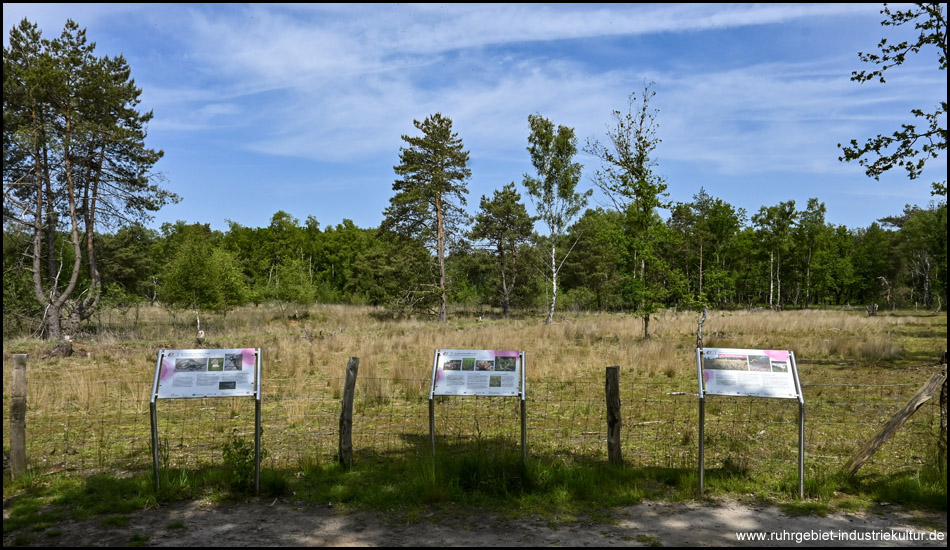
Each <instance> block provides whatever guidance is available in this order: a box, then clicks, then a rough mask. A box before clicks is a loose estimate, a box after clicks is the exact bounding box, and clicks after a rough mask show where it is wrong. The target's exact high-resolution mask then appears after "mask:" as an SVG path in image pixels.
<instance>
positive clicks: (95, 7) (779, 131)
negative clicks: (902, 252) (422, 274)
mask: <svg viewBox="0 0 950 550" xmlns="http://www.w3.org/2000/svg"><path fill="white" fill-rule="evenodd" d="M881 7H882V5H881V4H820V5H819V4H780V5H776V4H741V5H740V4H722V5H716V4H701V5H697V4H604V5H594V4H574V5H571V4H558V5H541V4H528V5H507V4H488V5H457V4H446V5H439V4H424V5H402V4H400V5H393V4H370V5H319V4H318V5H309V4H308V5H285V4H270V5H255V4H240V5H238V4H231V5H223V4H214V5H209V4H6V3H5V4H4V5H3V23H4V27H5V29H4V45H5V46H6V45H7V44H8V42H9V30H10V28H11V27H13V26H15V25H16V24H17V23H18V22H19V21H20V20H21V19H22V18H23V17H26V18H28V19H30V20H31V21H32V22H35V23H37V24H38V25H39V26H40V28H41V29H42V31H43V35H44V36H45V37H47V38H53V37H55V36H58V35H59V33H60V32H61V31H62V29H63V25H64V24H65V22H66V20H67V19H68V18H71V19H73V20H74V21H76V22H77V23H78V24H79V25H80V26H81V27H84V28H86V29H87V30H88V37H89V39H90V40H91V41H94V42H96V43H97V49H96V53H97V54H98V55H118V54H123V55H125V57H126V58H127V60H128V62H129V65H130V66H131V68H132V76H133V78H134V79H135V81H136V84H137V85H138V86H140V87H141V88H142V89H143V94H142V100H143V102H142V108H143V109H144V110H153V111H154V113H155V118H154V119H153V120H152V122H151V123H150V125H149V138H148V142H147V143H148V145H149V146H150V147H153V148H157V149H162V150H164V151H165V157H164V158H163V159H162V160H161V161H160V162H159V163H158V164H157V165H156V171H158V172H161V173H162V175H163V177H164V178H165V183H164V186H165V187H166V188H168V189H169V190H171V191H174V192H175V193H177V194H179V195H181V197H182V198H183V200H182V202H181V203H179V204H177V205H171V206H167V207H165V208H164V209H163V210H162V211H160V212H159V213H158V214H157V215H156V217H155V220H154V222H153V223H152V226H153V227H156V228H157V227H158V226H160V225H161V223H162V222H169V221H175V220H184V221H187V222H189V223H191V222H201V223H210V224H211V226H212V227H213V228H214V229H221V230H226V229H227V227H228V226H227V221H226V220H232V221H235V222H237V223H239V224H241V225H244V226H251V227H258V226H266V225H268V224H269V222H270V219H271V217H272V216H273V214H274V213H275V212H277V211H278V210H283V211H286V212H289V213H290V214H291V215H293V216H294V217H296V218H298V219H299V220H300V221H301V222H303V221H304V220H306V218H307V217H308V216H311V215H312V216H314V217H315V218H316V219H317V220H318V221H319V222H320V223H321V225H322V226H326V225H329V224H333V225H335V224H338V223H340V222H341V221H342V220H343V219H344V218H349V219H351V220H353V221H354V222H355V223H356V224H357V225H358V226H360V227H375V226H378V225H379V223H380V222H381V220H382V212H383V210H384V209H385V208H386V206H387V205H388V204H389V199H390V197H392V195H393V191H392V183H393V180H394V179H395V174H394V172H393V166H394V165H395V164H398V162H399V149H400V147H401V146H403V145H404V142H403V140H402V139H401V136H402V135H404V134H409V135H418V131H417V130H416V128H415V127H414V126H413V120H414V119H418V120H422V119H424V118H425V117H427V116H429V115H431V114H433V113H436V112H440V113H442V114H443V115H445V116H447V117H449V118H451V119H452V121H453V127H454V129H455V131H456V132H457V133H458V135H459V137H460V138H461V139H462V141H463V143H464V145H465V147H466V149H467V150H468V151H469V152H470V164H469V167H470V168H471V170H472V178H471V181H470V182H469V186H468V188H469V196H468V207H469V210H470V211H472V212H474V211H475V210H476V209H477V207H478V204H479V199H480V197H481V196H482V195H489V196H490V195H491V194H492V192H493V191H494V190H496V189H500V188H501V187H502V186H504V185H505V184H506V183H509V182H511V181H514V182H517V183H518V184H519V189H521V190H522V194H523V195H524V190H523V187H520V183H521V181H522V179H523V175H524V174H525V173H533V169H532V167H531V164H530V161H529V157H528V153H527V151H526V147H527V145H528V143H527V137H528V115H530V114H536V113H537V114H541V115H543V116H544V117H546V118H548V119H550V120H552V121H553V122H555V123H556V124H562V125H566V126H570V127H573V128H574V130H575V132H576V135H577V137H578V139H579V144H580V145H581V146H583V144H584V143H585V142H586V140H587V139H589V138H590V139H600V140H603V139H604V136H605V132H606V130H607V128H608V127H609V125H610V123H611V121H612V118H611V113H612V112H613V111H614V110H624V109H626V105H627V99H628V97H629V95H630V94H631V93H632V92H637V93H638V95H639V94H640V93H642V91H643V88H644V84H645V83H647V82H653V83H655V84H654V85H653V90H654V91H655V92H656V96H655V97H654V98H653V101H652V103H651V106H653V107H655V108H656V109H658V110H659V113H658V116H657V122H658V124H659V129H658V133H657V137H659V138H660V139H661V140H662V143H661V144H660V145H659V147H658V148H657V150H656V155H655V160H656V161H657V163H658V164H657V167H656V171H657V173H659V174H660V175H661V176H663V177H664V178H666V182H667V184H668V186H669V188H668V190H669V193H670V197H669V198H670V199H671V200H673V201H682V202H686V201H690V200H692V197H693V195H695V194H696V193H697V192H698V191H699V189H700V187H703V188H705V189H706V192H707V193H709V194H710V195H712V196H714V197H718V198H721V199H723V200H725V201H727V202H729V203H731V204H733V205H735V206H737V207H742V208H745V209H746V210H747V211H748V212H749V215H750V216H751V214H753V213H755V212H756V211H758V209H759V208H760V207H761V206H764V205H774V204H777V203H779V202H781V201H786V200H795V201H796V205H797V206H798V207H799V208H804V207H805V205H806V203H807V200H808V199H809V198H810V197H818V198H819V199H820V200H822V201H823V202H824V203H825V204H826V206H827V209H828V213H827V220H828V221H829V222H831V223H835V224H844V225H847V226H848V227H866V226H867V225H870V224H871V223H872V222H873V221H874V220H876V219H878V218H881V217H884V216H888V215H892V214H898V213H900V212H901V211H902V210H903V207H904V205H905V204H918V205H921V206H923V205H926V204H928V203H929V202H930V201H931V200H932V197H931V196H930V189H931V186H930V182H932V181H934V180H941V181H942V180H945V179H946V174H947V166H946V157H945V156H944V157H942V158H941V159H939V161H931V163H930V164H929V165H928V170H927V173H926V174H925V177H924V178H923V179H921V180H916V181H909V180H908V179H907V177H906V175H905V174H904V173H902V172H898V171H893V173H890V174H887V175H885V176H883V177H882V178H881V181H880V182H878V181H875V180H873V179H871V178H868V177H867V176H865V175H864V171H863V170H862V169H861V167H860V166H858V165H857V164H856V163H842V162H839V161H838V156H839V155H840V150H839V149H838V147H837V144H838V143H847V142H849V141H850V140H851V139H852V138H856V139H858V140H859V141H862V142H863V141H864V139H865V138H868V137H872V136H874V135H876V134H878V133H886V134H889V133H891V132H893V131H894V130H896V129H898V128H899V126H900V124H901V123H907V122H911V119H912V116H911V115H910V111H911V109H914V108H924V109H932V108H933V107H934V106H935V105H936V104H937V103H938V102H939V101H946V93H947V92H946V90H947V82H946V73H945V72H942V71H939V70H938V68H937V61H936V56H935V54H934V53H933V52H926V53H924V54H921V55H919V56H916V57H914V58H913V59H912V60H911V62H909V63H908V64H907V65H906V66H904V67H901V68H899V69H894V70H893V71H892V72H891V74H890V76H889V78H888V81H887V83H886V84H878V83H866V84H859V83H856V82H852V81H851V80H850V76H851V71H853V70H857V69H865V68H870V67H867V66H865V65H864V64H862V63H861V62H860V60H859V59H858V52H859V51H864V52H873V51H876V50H877V44H878V42H879V41H880V39H881V38H882V37H885V36H886V37H888V39H889V41H890V42H894V41H897V40H898V39H902V38H903V37H905V36H909V35H908V34H907V33H908V31H911V30H912V29H908V30H902V29H894V28H891V27H887V28H885V27H882V26H881V25H880V22H881V20H882V19H883V16H882V15H881V14H880V13H879V12H880V9H881ZM944 124H946V122H944ZM944 127H946V126H944ZM577 160H579V161H580V162H581V163H583V164H584V166H585V169H584V179H583V181H582V183H581V186H582V188H585V189H586V188H590V187H592V186H593V183H592V182H591V179H590V176H591V175H592V174H593V172H594V170H595V169H597V168H598V166H599V164H598V161H597V160H596V159H594V158H593V157H591V156H589V155H587V154H584V153H581V154H580V155H579V156H578V159H577ZM525 201H526V203H527V204H528V206H529V210H531V209H532V206H531V204H530V202H529V201H528V200H527V197H526V196H525ZM598 203H600V204H606V203H607V201H606V200H605V199H604V198H603V197H602V196H597V195H595V199H594V201H593V202H592V203H591V206H596V205H597V204H598Z"/></svg>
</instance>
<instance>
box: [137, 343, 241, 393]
mask: <svg viewBox="0 0 950 550" xmlns="http://www.w3.org/2000/svg"><path fill="white" fill-rule="evenodd" d="M257 351H258V350H256V349H253V348H247V349H170V350H162V351H161V353H160V358H159V367H158V372H157V373H156V377H157V380H156V394H155V397H156V398H158V399H175V398H187V397H242V396H253V395H256V393H257V355H258V353H257Z"/></svg>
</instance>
